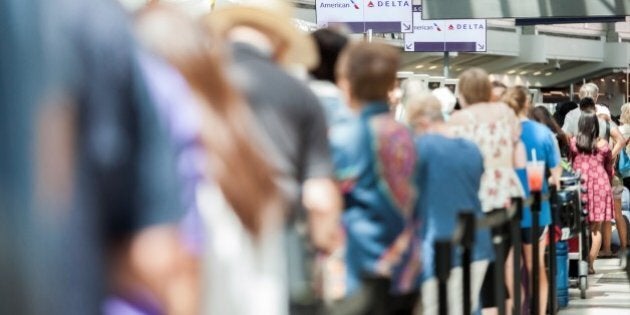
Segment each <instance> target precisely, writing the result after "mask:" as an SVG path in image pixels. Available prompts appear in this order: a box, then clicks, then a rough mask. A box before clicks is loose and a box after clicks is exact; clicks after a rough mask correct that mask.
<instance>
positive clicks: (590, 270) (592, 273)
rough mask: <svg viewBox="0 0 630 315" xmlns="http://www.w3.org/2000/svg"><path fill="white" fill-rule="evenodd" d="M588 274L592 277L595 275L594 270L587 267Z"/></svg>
mask: <svg viewBox="0 0 630 315" xmlns="http://www.w3.org/2000/svg"><path fill="white" fill-rule="evenodd" d="M588 274H589V275H594V274H595V269H594V268H593V267H588Z"/></svg>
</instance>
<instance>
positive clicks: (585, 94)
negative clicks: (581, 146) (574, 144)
mask: <svg viewBox="0 0 630 315" xmlns="http://www.w3.org/2000/svg"><path fill="white" fill-rule="evenodd" d="M598 93H599V88H598V87H597V85H596V84H595V83H590V82H589V83H586V84H584V85H583V86H582V87H581V88H580V92H579V96H580V100H583V99H585V98H591V99H592V104H591V102H580V106H579V107H578V108H576V109H574V110H572V111H570V112H569V113H567V115H566V116H565V118H564V125H562V130H564V132H565V133H566V134H567V135H569V136H575V135H577V131H578V121H579V120H580V116H581V115H582V112H584V111H587V110H589V111H594V112H596V113H597V116H598V117H599V135H600V137H601V138H604V139H605V140H606V141H610V138H612V139H613V140H614V142H615V146H614V147H613V149H612V154H613V156H617V154H619V151H621V148H622V147H623V145H624V139H623V135H621V132H619V129H618V128H617V125H615V123H613V122H612V121H611V119H610V111H609V110H608V108H607V107H605V106H602V105H599V104H597V97H598V95H599V94H598Z"/></svg>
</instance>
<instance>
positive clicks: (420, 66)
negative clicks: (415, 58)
mask: <svg viewBox="0 0 630 315" xmlns="http://www.w3.org/2000/svg"><path fill="white" fill-rule="evenodd" d="M422 68H424V65H417V66H416V69H422Z"/></svg>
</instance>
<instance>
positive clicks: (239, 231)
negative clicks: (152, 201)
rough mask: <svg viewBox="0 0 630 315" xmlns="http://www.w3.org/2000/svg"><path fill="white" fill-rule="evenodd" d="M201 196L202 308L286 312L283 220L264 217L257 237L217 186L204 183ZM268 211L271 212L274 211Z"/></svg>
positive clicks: (236, 314)
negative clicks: (203, 244)
mask: <svg viewBox="0 0 630 315" xmlns="http://www.w3.org/2000/svg"><path fill="white" fill-rule="evenodd" d="M197 200H198V202H199V211H200V213H201V216H202V218H203V223H204V226H205V229H206V242H205V244H206V248H205V251H204V254H203V277H202V279H203V283H202V288H203V291H202V292H203V295H202V296H203V299H202V301H203V312H202V314H212V315H214V314H230V315H259V314H269V315H275V314H278V315H287V314H288V305H289V302H288V289H287V286H286V283H287V280H286V261H285V256H286V254H285V251H284V247H283V244H284V241H283V229H282V222H281V220H280V219H278V220H275V221H276V222H274V220H272V219H271V218H266V220H264V221H265V224H264V226H263V231H262V233H261V235H260V238H259V239H258V240H255V239H254V238H253V237H252V235H251V234H250V233H249V232H248V231H247V230H246V229H245V228H244V227H243V225H242V223H241V221H240V220H239V218H238V216H237V215H236V213H234V211H233V210H232V208H231V206H230V205H229V204H228V203H227V202H226V200H225V198H224V197H223V194H222V192H221V190H220V189H219V187H217V186H216V185H212V184H209V183H203V184H200V188H199V189H198V191H197ZM269 210H278V211H277V212H276V213H275V214H276V215H278V214H281V213H282V212H280V209H269ZM268 213H269V214H270V217H271V216H272V215H273V214H274V213H273V212H272V211H269V212H268ZM277 217H278V218H281V216H280V215H278V216H277Z"/></svg>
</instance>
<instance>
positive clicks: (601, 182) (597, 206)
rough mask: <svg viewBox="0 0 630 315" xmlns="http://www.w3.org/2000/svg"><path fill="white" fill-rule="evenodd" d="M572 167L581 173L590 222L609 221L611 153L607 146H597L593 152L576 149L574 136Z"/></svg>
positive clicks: (610, 206)
mask: <svg viewBox="0 0 630 315" xmlns="http://www.w3.org/2000/svg"><path fill="white" fill-rule="evenodd" d="M571 153H572V156H573V169H574V170H576V171H579V172H580V173H581V174H582V183H583V185H584V186H585V187H586V194H585V197H586V209H587V210H588V220H589V221H590V222H603V221H610V220H612V218H613V209H614V208H613V193H612V187H611V184H610V182H611V179H612V176H613V168H612V153H611V152H610V148H609V147H608V146H604V147H601V148H598V149H597V151H595V152H594V153H593V154H588V153H582V152H579V151H578V149H577V145H576V142H575V138H574V139H572V140H571Z"/></svg>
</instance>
